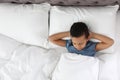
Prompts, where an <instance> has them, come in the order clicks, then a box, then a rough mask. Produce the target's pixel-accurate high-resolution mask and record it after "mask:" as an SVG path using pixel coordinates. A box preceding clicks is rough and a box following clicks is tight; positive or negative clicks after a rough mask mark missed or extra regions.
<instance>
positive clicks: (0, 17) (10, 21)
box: [0, 3, 50, 48]
mask: <svg viewBox="0 0 120 80" xmlns="http://www.w3.org/2000/svg"><path fill="white" fill-rule="evenodd" d="M49 9H50V4H48V3H42V4H29V5H27V4H10V3H0V33H1V34H4V35H7V36H9V37H11V38H13V39H16V40H17V41H20V42H23V43H26V44H31V45H37V46H41V47H45V48H46V45H47V38H48V12H49Z"/></svg>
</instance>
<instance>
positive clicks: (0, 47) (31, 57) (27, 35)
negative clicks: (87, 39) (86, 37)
mask: <svg viewBox="0 0 120 80" xmlns="http://www.w3.org/2000/svg"><path fill="white" fill-rule="evenodd" d="M0 2H1V3H0V22H1V23H0V80H120V40H119V39H120V10H119V4H120V0H2V1H0ZM98 15H99V16H98ZM78 21H84V22H86V23H87V24H88V25H89V26H90V29H91V30H92V31H94V32H97V33H101V34H104V35H107V36H109V37H111V38H113V39H114V42H115V43H114V45H113V46H111V47H110V48H108V49H106V50H103V51H100V52H98V53H97V54H96V56H95V57H88V56H83V55H76V54H72V53H68V51H67V50H66V48H64V47H59V46H56V45H54V44H52V43H51V42H49V41H48V36H50V35H52V34H54V33H57V32H61V31H66V30H69V28H70V26H71V25H72V23H74V22H78ZM67 39H68V38H67ZM94 41H97V40H94Z"/></svg>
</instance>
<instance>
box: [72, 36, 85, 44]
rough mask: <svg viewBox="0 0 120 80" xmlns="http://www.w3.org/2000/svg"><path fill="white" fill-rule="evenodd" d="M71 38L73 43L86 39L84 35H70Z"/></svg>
mask: <svg viewBox="0 0 120 80" xmlns="http://www.w3.org/2000/svg"><path fill="white" fill-rule="evenodd" d="M71 39H72V42H74V43H78V42H84V41H86V38H85V37H84V36H81V37H71Z"/></svg>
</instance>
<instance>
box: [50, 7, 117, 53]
mask: <svg viewBox="0 0 120 80" xmlns="http://www.w3.org/2000/svg"><path fill="white" fill-rule="evenodd" d="M118 7H119V6H118V5H115V6H103V7H61V6H53V7H52V8H51V11H50V13H51V14H50V33H49V35H52V34H55V33H58V32H63V31H69V30H70V27H71V25H72V24H73V23H74V22H85V23H86V24H87V25H88V27H89V28H90V30H91V31H93V32H96V33H100V34H104V35H107V36H109V37H111V38H113V39H114V38H115V25H116V12H117V10H118ZM50 47H52V48H54V47H57V46H55V45H54V44H52V43H51V42H50ZM113 49H114V47H113V46H112V47H111V48H108V49H106V50H103V51H101V52H107V53H111V52H113Z"/></svg>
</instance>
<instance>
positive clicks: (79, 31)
mask: <svg viewBox="0 0 120 80" xmlns="http://www.w3.org/2000/svg"><path fill="white" fill-rule="evenodd" d="M70 36H71V39H72V43H73V46H74V47H75V48H76V49H78V50H81V49H83V48H84V47H85V46H86V43H87V41H88V40H89V29H88V27H87V25H86V24H85V23H83V22H76V23H74V24H73V25H72V26H71V29H70Z"/></svg>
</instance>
